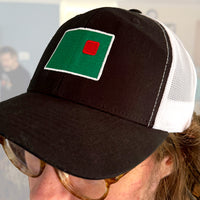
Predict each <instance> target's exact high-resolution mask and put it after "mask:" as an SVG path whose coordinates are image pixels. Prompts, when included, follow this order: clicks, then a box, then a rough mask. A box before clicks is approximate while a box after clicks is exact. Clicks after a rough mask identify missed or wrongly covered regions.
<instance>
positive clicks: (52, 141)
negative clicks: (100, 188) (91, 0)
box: [0, 8, 172, 179]
mask: <svg viewBox="0 0 200 200" xmlns="http://www.w3.org/2000/svg"><path fill="white" fill-rule="evenodd" d="M79 27H87V28H91V29H96V30H100V31H104V32H107V33H111V34H114V35H115V40H114V43H113V46H112V48H111V51H110V54H109V55H108V59H107V61H106V64H105V67H104V70H103V73H102V76H101V78H100V80H99V81H93V80H89V79H86V78H83V77H78V76H75V75H70V74H66V73H62V72H55V71H49V70H44V67H45V65H46V63H47V62H48V60H49V58H50V57H51V55H52V53H53V52H54V50H55V48H56V46H57V44H58V43H59V41H60V39H61V38H62V36H63V34H64V33H65V32H66V31H67V30H69V29H72V28H79ZM165 34H166V32H165V30H164V29H162V26H160V25H159V24H158V23H157V22H154V21H153V20H151V19H149V18H147V17H145V16H143V15H141V14H140V13H138V12H133V11H126V10H123V9H118V8H100V9H95V10H92V11H89V12H87V13H86V14H82V15H78V16H76V17H75V18H73V19H71V20H69V21H68V22H66V23H65V24H63V25H62V26H61V27H60V28H59V30H58V31H57V32H56V34H55V35H54V37H53V38H52V40H51V41H50V43H49V45H48V46H47V48H46V50H45V52H44V54H43V56H42V58H41V60H40V62H39V64H38V67H37V69H36V72H35V74H34V76H33V78H32V80H31V82H30V85H29V87H28V89H27V93H25V94H22V95H19V96H17V97H15V98H12V99H10V100H8V101H4V102H2V103H1V104H0V122H1V124H0V134H2V135H4V136H5V137H7V138H9V139H10V140H12V141H13V142H15V143H17V144H18V145H20V146H22V147H24V148H25V149H27V150H28V151H30V152H32V153H33V154H35V155H36V156H38V157H39V158H41V159H42V160H44V161H47V162H48V163H49V164H52V165H53V166H55V167H57V168H59V169H61V170H64V171H66V172H68V173H70V174H73V175H76V176H80V177H84V178H90V179H102V178H109V177H113V176H116V175H119V174H121V173H123V172H126V171H128V170H130V169H132V168H134V167H135V166H136V165H138V164H139V163H140V162H141V161H143V160H144V159H145V158H146V157H147V156H149V155H150V154H151V153H153V151H154V150H155V149H156V148H157V147H158V146H159V145H160V144H161V143H162V142H163V140H164V139H165V138H166V137H167V135H168V133H167V132H165V131H160V130H155V129H152V128H151V127H152V126H153V123H154V120H155V116H156V113H157V110H158V107H159V104H160V101H161V98H162V94H163V91H164V88H165V84H166V81H167V78H168V74H169V70H170V66H171V59H172V52H171V45H170V42H169V38H168V36H167V35H165ZM167 46H168V47H169V48H167ZM167 49H169V52H167ZM168 54H169V59H167V55H168ZM66 59H67V58H66ZM167 60H169V62H168V63H166V61H167ZM161 83H162V84H161ZM156 103H157V104H156ZM150 119H151V121H150Z"/></svg>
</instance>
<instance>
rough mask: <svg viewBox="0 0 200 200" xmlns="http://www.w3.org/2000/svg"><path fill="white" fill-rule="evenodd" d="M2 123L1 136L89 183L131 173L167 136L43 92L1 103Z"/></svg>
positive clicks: (0, 126) (28, 94)
mask: <svg viewBox="0 0 200 200" xmlns="http://www.w3.org/2000/svg"><path fill="white" fill-rule="evenodd" d="M30 105H31V106H30ZM0 121H1V125H0V128H1V130H0V134H1V135H3V136H5V137H7V138H8V139H10V140H11V141H14V142H15V143H17V144H18V145H20V146H22V147H23V148H25V149H27V150H28V151H30V152H32V153H33V154H34V155H36V156H37V157H39V158H41V159H42V160H44V161H46V162H47V163H49V164H51V165H53V166H55V167H57V168H58V169H61V170H63V171H65V172H68V173H70V174H73V175H76V176H79V177H83V178H90V179H103V178H110V177H114V176H116V175H119V174H122V173H124V172H126V171H128V170H131V169H132V168H134V167H135V166H136V165H137V164H139V163H140V162H142V161H143V160H144V159H145V158H146V157H147V156H149V155H150V154H151V153H152V152H153V151H154V150H155V149H156V148H157V146H158V145H159V144H161V143H162V142H163V140H164V139H165V138H166V137H167V135H168V133H166V132H163V131H159V130H154V129H151V128H146V127H144V126H141V125H138V124H135V123H132V122H130V121H127V120H124V119H122V118H119V117H116V116H113V115H111V114H109V113H105V112H101V111H98V110H96V109H92V108H89V107H86V106H83V105H79V104H76V103H73V102H70V101H66V100H64V99H61V98H56V97H52V96H48V95H43V94H39V93H26V94H22V95H20V96H17V97H15V98H12V99H10V100H8V101H4V102H3V103H1V106H0Z"/></svg>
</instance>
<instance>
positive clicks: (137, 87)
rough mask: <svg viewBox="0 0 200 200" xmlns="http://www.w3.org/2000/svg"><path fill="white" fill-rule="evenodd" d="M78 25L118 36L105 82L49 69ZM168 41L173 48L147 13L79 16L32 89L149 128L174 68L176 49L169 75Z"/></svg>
mask: <svg viewBox="0 0 200 200" xmlns="http://www.w3.org/2000/svg"><path fill="white" fill-rule="evenodd" d="M75 27H87V28H92V29H96V30H100V31H104V32H107V33H111V34H114V35H115V40H114V43H113V46H112V48H111V51H110V54H109V56H108V59H107V62H106V64H105V67H104V70H103V74H102V77H101V79H100V80H99V81H93V80H89V79H85V78H82V77H78V76H74V75H71V74H66V73H60V72H55V71H48V70H44V66H45V65H46V63H47V61H48V60H49V58H50V56H51V54H52V52H53V51H54V49H55V47H56V44H57V43H58V42H59V41H60V39H61V38H62V36H63V34H64V33H65V31H67V30H68V29H72V28H75ZM166 42H167V43H168V45H169V48H170V46H171V45H170V43H169V41H165V37H164V34H163V30H162V29H161V27H160V26H158V24H157V23H155V22H154V21H153V20H151V19H149V18H147V17H145V16H143V15H140V14H138V13H135V12H132V11H126V10H123V9H116V8H102V9H97V10H93V11H90V12H88V13H87V14H86V15H84V17H83V16H82V15H79V16H77V17H75V18H73V19H72V20H70V21H68V22H66V24H64V25H62V27H61V28H60V29H59V30H58V31H57V33H56V34H55V36H54V37H53V39H52V40H51V42H50V44H49V46H48V47H47V49H46V51H45V53H44V54H43V56H42V58H41V61H40V63H39V65H38V69H37V71H36V73H35V75H34V78H33V79H32V81H31V84H30V86H29V88H28V91H34V92H42V93H45V94H51V95H56V96H59V97H62V98H65V99H68V100H73V101H74V102H77V103H82V104H85V105H87V106H91V107H94V108H98V109H100V110H103V111H106V112H109V113H112V114H115V115H117V116H123V117H124V118H127V119H128V120H132V121H134V122H136V123H140V124H143V125H147V124H148V122H149V120H150V118H151V115H152V112H153V110H154V113H155V114H156V113H157V109H158V107H156V109H154V104H155V102H156V98H157V95H158V92H159V89H160V84H161V82H162V83H163V84H162V87H161V90H160V95H159V101H157V105H159V104H160V100H161V98H162V93H163V90H164V87H165V83H166V80H167V77H168V74H169V70H170V64H171V58H172V56H171V53H172V52H171V49H170V52H169V54H170V55H169V62H168V65H167V70H166V71H165V67H166V61H167V44H166ZM66 59H67V58H66ZM164 72H165V76H163V74H164ZM162 79H164V80H163V81H162ZM147 100H148V103H147V102H146V101H147ZM155 114H154V117H153V119H152V122H151V126H152V125H153V122H154V120H155Z"/></svg>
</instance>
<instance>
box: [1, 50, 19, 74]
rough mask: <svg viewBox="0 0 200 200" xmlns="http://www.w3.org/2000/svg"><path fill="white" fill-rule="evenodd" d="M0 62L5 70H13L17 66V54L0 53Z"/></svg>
mask: <svg viewBox="0 0 200 200" xmlns="http://www.w3.org/2000/svg"><path fill="white" fill-rule="evenodd" d="M0 64H1V67H2V69H3V70H4V71H5V72H9V71H12V70H15V69H16V68H17V67H18V66H19V63H18V59H17V56H15V55H11V54H10V53H4V54H2V55H0Z"/></svg>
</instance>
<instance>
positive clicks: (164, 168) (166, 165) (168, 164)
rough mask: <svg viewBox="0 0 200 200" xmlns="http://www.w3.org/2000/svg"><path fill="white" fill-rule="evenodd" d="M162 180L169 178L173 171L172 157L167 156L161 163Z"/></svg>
mask: <svg viewBox="0 0 200 200" xmlns="http://www.w3.org/2000/svg"><path fill="white" fill-rule="evenodd" d="M159 171H160V179H163V178H165V177H166V176H169V175H170V174H171V173H172V171H173V160H172V158H171V157H170V156H166V157H164V158H163V160H162V161H161V162H160V170H159Z"/></svg>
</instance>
